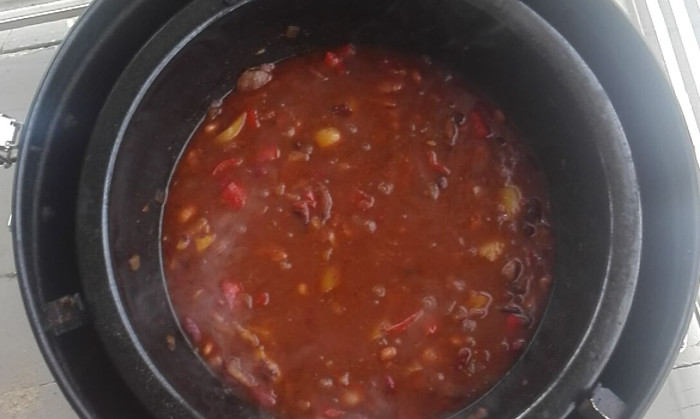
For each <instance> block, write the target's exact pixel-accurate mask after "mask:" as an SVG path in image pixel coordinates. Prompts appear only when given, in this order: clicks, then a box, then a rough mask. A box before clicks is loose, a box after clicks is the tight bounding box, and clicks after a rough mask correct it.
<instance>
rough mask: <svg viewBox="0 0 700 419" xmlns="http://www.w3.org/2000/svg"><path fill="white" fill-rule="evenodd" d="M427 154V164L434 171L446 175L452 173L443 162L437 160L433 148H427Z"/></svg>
mask: <svg viewBox="0 0 700 419" xmlns="http://www.w3.org/2000/svg"><path fill="white" fill-rule="evenodd" d="M427 155H428V164H429V165H430V167H432V168H433V169H434V170H435V171H436V172H438V173H440V174H443V175H445V176H448V175H449V174H450V173H452V171H451V170H450V169H449V168H448V167H447V166H445V165H444V164H442V163H440V161H438V156H437V153H436V152H435V151H434V150H428V152H427Z"/></svg>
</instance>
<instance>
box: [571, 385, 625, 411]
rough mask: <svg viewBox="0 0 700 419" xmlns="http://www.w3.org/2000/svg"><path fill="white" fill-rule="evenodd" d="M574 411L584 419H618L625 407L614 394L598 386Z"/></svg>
mask: <svg viewBox="0 0 700 419" xmlns="http://www.w3.org/2000/svg"><path fill="white" fill-rule="evenodd" d="M576 410H577V411H578V414H579V415H581V417H583V418H585V419H620V418H622V417H623V416H624V414H625V411H626V410H627V405H626V404H625V402H623V401H622V400H620V398H619V397H617V395H616V394H615V393H613V392H612V391H610V390H609V389H607V388H605V387H603V386H602V385H601V384H598V385H596V386H595V387H594V388H593V391H592V392H591V394H590V397H588V398H587V399H586V400H584V401H583V403H581V404H579V405H578V408H577V409H576Z"/></svg>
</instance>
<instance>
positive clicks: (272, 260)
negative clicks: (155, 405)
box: [162, 45, 553, 419]
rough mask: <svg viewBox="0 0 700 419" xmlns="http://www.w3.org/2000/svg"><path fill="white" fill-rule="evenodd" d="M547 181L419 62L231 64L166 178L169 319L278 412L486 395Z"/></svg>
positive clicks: (543, 283)
mask: <svg viewBox="0 0 700 419" xmlns="http://www.w3.org/2000/svg"><path fill="white" fill-rule="evenodd" d="M549 211H550V210H549V200H548V197H547V194H546V188H545V182H544V176H543V174H542V173H541V172H540V171H539V169H538V167H537V163H536V161H535V159H534V158H533V157H532V154H531V153H530V151H529V150H528V148H527V147H526V146H525V145H524V144H523V143H521V142H520V140H519V139H518V138H517V136H516V134H515V133H514V131H513V130H512V129H511V128H510V127H509V126H508V124H507V123H506V116H505V115H504V114H503V113H502V112H501V111H499V110H498V109H496V108H494V107H493V106H492V105H490V104H489V103H488V102H487V101H486V100H484V99H482V98H479V97H477V96H476V95H475V94H474V93H473V92H471V91H470V90H469V89H467V88H466V87H465V86H464V84H463V83H461V82H460V81H458V80H457V79H456V78H453V77H452V76H451V75H450V73H449V72H447V71H445V70H443V69H441V68H440V67H439V66H437V65H435V64H432V63H431V62H430V61H429V60H428V59H427V58H424V57H416V56H410V55H403V54H398V53H394V52H388V51H384V50H379V49H372V48H366V47H360V48H355V47H354V46H352V45H347V46H344V47H340V48H338V49H336V50H333V51H329V52H318V53H312V54H308V55H304V56H300V57H295V58H292V59H289V60H286V61H283V62H280V63H278V64H276V65H266V66H262V67H260V68H256V69H251V70H248V71H246V72H245V73H244V74H243V75H242V76H241V78H240V79H239V81H238V86H237V89H236V90H235V91H234V93H232V94H231V95H229V96H228V97H227V98H226V99H225V100H224V101H223V102H222V103H220V104H215V105H214V106H213V107H212V108H211V110H210V112H209V115H208V116H207V118H206V119H205V121H204V122H203V123H202V125H201V127H200V128H199V129H198V130H197V132H196V133H195V134H194V137H193V139H192V140H191V142H190V143H189V145H188V148H187V150H186V151H185V153H184V155H183V157H182V159H181V161H180V162H179V164H178V166H177V168H176V171H175V174H174V177H173V179H172V182H171V185H170V188H169V191H168V198H167V202H166V207H165V215H164V224H163V236H162V247H163V257H164V266H165V272H166V277H167V283H168V287H169V292H170V297H171V300H172V303H173V306H174V308H175V311H176V313H177V315H178V317H179V319H180V321H181V325H182V327H183V329H184V330H185V331H186V333H187V334H188V335H189V338H190V340H191V342H192V344H193V346H195V347H196V348H197V350H198V351H199V353H200V355H201V356H202V358H203V359H204V360H205V361H206V362H207V363H208V364H209V365H210V367H211V368H212V370H213V371H215V373H216V374H218V375H220V376H221V377H222V379H224V380H227V381H228V382H230V383H231V384H232V385H233V386H234V387H236V388H238V389H239V390H241V391H242V392H244V393H245V394H246V395H247V396H248V397H249V398H250V399H251V400H253V401H254V402H255V403H257V404H258V405H260V406H261V407H262V408H263V409H265V410H266V411H268V412H271V413H273V414H275V415H277V416H278V417H284V418H335V417H339V418H355V419H360V418H400V419H413V418H415V419H423V418H430V417H436V416H439V415H441V414H445V413H449V412H451V411H454V410H455V409H459V408H461V407H464V406H466V405H467V404H468V403H469V402H470V401H473V400H475V399H476V398H477V397H479V396H481V395H482V394H484V393H485V392H486V391H487V390H488V389H489V388H490V387H491V386H493V385H494V384H495V383H496V382H497V381H498V380H499V379H500V378H501V377H502V376H503V375H504V374H505V373H506V372H507V371H508V369H509V368H510V367H511V366H512V365H513V363H514V362H515V361H516V360H517V359H518V357H519V356H520V355H521V353H522V351H523V350H524V349H525V347H526V346H527V344H528V340H529V339H530V338H531V337H532V334H533V332H534V330H535V328H536V325H537V323H538V321H539V319H540V317H541V314H542V312H543V310H544V307H545V304H546V300H547V296H548V292H549V288H550V285H551V269H552V253H553V233H552V231H551V227H550V221H549Z"/></svg>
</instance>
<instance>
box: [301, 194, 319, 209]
mask: <svg viewBox="0 0 700 419" xmlns="http://www.w3.org/2000/svg"><path fill="white" fill-rule="evenodd" d="M301 197H302V199H303V200H304V201H305V202H306V203H308V204H309V207H310V208H316V205H317V202H316V195H315V194H314V191H312V190H311V189H306V190H305V191H304V193H303V194H302V195H301Z"/></svg>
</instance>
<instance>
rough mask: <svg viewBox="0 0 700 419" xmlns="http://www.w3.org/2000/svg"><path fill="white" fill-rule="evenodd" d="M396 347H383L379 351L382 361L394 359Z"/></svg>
mask: <svg viewBox="0 0 700 419" xmlns="http://www.w3.org/2000/svg"><path fill="white" fill-rule="evenodd" d="M396 353H397V351H396V348H394V347H393V346H387V347H386V348H384V349H382V350H381V351H379V360H380V361H390V360H392V359H394V357H395V356H396Z"/></svg>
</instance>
